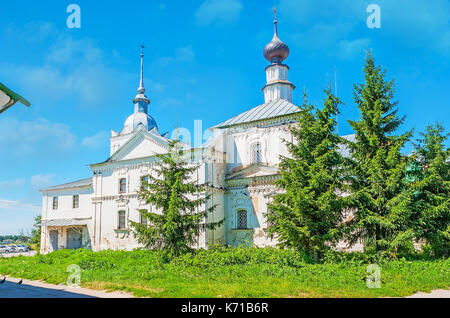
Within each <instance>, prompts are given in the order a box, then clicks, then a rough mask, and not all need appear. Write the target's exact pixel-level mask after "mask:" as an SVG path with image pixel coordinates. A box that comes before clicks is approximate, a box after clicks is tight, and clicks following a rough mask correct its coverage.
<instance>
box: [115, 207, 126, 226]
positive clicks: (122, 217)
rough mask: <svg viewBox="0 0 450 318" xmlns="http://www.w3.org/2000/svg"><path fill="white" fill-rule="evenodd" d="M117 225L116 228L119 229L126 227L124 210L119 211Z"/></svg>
mask: <svg viewBox="0 0 450 318" xmlns="http://www.w3.org/2000/svg"><path fill="white" fill-rule="evenodd" d="M118 218H119V220H118V226H117V228H118V229H119V230H123V229H125V228H126V212H125V211H119V215H118Z"/></svg>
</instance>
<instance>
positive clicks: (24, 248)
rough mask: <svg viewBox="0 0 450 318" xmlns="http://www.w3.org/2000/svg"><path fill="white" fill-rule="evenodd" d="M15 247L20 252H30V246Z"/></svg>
mask: <svg viewBox="0 0 450 318" xmlns="http://www.w3.org/2000/svg"><path fill="white" fill-rule="evenodd" d="M15 246H16V249H17V250H18V251H19V252H28V251H29V250H30V247H29V246H28V245H15Z"/></svg>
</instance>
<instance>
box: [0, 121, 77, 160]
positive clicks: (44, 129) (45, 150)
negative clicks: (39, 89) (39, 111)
mask: <svg viewBox="0 0 450 318" xmlns="http://www.w3.org/2000/svg"><path fill="white" fill-rule="evenodd" d="M76 142H77V138H76V136H75V135H74V134H73V133H72V132H71V131H70V128H69V126H67V125H65V124H59V123H54V122H50V121H48V120H46V119H43V118H40V119H38V120H36V121H19V120H17V119H16V118H11V117H3V118H0V149H5V152H7V154H8V158H4V160H6V159H8V162H11V161H10V160H11V158H14V159H19V158H22V159H28V158H30V157H33V158H34V160H39V159H47V158H55V157H61V156H63V155H66V154H67V152H70V151H72V150H73V149H74V148H75V146H76ZM1 161H2V158H1V157H0V162H1Z"/></svg>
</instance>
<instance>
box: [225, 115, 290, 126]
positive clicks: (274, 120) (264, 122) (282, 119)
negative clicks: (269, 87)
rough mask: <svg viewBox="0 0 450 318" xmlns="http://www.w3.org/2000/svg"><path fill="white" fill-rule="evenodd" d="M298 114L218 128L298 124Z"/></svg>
mask: <svg viewBox="0 0 450 318" xmlns="http://www.w3.org/2000/svg"><path fill="white" fill-rule="evenodd" d="M297 113H298V112H296V113H291V114H287V115H281V116H276V117H271V118H267V119H260V120H255V121H249V122H245V123H239V124H233V125H227V126H222V127H218V128H220V129H224V128H234V129H235V128H250V127H255V126H259V125H274V124H280V125H283V124H290V123H293V122H296V120H295V119H296V117H297Z"/></svg>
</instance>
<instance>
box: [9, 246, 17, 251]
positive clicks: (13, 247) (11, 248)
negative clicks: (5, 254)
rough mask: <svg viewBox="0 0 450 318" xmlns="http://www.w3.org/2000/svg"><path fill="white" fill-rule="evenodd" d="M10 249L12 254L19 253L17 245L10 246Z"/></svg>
mask: <svg viewBox="0 0 450 318" xmlns="http://www.w3.org/2000/svg"><path fill="white" fill-rule="evenodd" d="M8 248H9V249H10V252H11V253H17V252H18V250H17V247H16V246H15V245H8Z"/></svg>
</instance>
